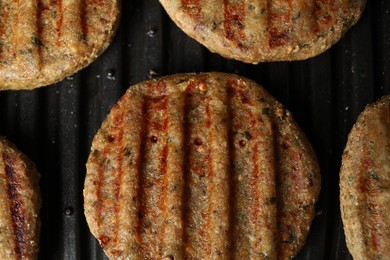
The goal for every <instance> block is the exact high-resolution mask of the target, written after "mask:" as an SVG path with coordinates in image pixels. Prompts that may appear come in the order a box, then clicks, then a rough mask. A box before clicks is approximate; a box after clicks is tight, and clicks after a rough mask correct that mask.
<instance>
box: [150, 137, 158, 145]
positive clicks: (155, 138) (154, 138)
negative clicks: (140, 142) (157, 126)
mask: <svg viewBox="0 0 390 260" xmlns="http://www.w3.org/2000/svg"><path fill="white" fill-rule="evenodd" d="M150 141H151V142H152V143H157V142H158V138H157V136H154V135H153V136H151V137H150Z"/></svg>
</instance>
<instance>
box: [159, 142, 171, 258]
mask: <svg viewBox="0 0 390 260" xmlns="http://www.w3.org/2000/svg"><path fill="white" fill-rule="evenodd" d="M168 153H169V150H168V144H165V145H164V148H163V150H162V152H161V155H160V158H161V159H160V167H159V168H160V169H159V170H160V172H161V174H162V175H163V184H162V196H161V199H160V205H162V206H161V215H162V216H163V217H162V219H165V216H166V210H167V187H168V174H167V158H168ZM165 229H166V225H165V224H163V226H162V228H161V231H160V234H159V240H160V241H159V247H160V252H161V253H162V249H163V246H164V234H165Z"/></svg>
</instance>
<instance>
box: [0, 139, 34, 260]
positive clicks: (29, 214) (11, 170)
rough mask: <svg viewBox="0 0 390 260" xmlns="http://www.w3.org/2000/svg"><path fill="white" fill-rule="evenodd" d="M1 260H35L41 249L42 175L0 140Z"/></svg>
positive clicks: (22, 156)
mask: <svg viewBox="0 0 390 260" xmlns="http://www.w3.org/2000/svg"><path fill="white" fill-rule="evenodd" d="M0 180H1V181H0V205H1V206H0V231H1V232H0V258H1V259H10V260H11V259H12V260H13V259H14V260H22V259H35V258H36V257H37V255H38V248H39V228H40V219H39V210H40V207H41V198H40V194H39V187H38V182H39V174H38V173H37V171H36V169H35V166H34V165H33V164H32V163H31V162H30V161H29V159H27V158H26V157H25V156H24V155H22V154H21V153H20V152H19V151H18V150H17V149H16V147H15V146H14V145H11V144H10V143H9V142H7V141H6V140H5V139H4V138H3V137H0Z"/></svg>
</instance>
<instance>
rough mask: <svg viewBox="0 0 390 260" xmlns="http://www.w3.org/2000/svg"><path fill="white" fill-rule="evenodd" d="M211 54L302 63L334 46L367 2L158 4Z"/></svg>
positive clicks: (202, 0) (192, 0)
mask: <svg viewBox="0 0 390 260" xmlns="http://www.w3.org/2000/svg"><path fill="white" fill-rule="evenodd" d="M160 2H161V4H162V5H163V6H164V8H165V10H166V11H167V13H168V14H169V16H170V17H171V18H172V20H173V21H174V22H175V23H176V24H177V25H178V26H179V27H180V28H181V29H182V30H183V31H184V32H186V33H187V34H188V35H189V36H190V37H192V38H194V39H195V40H197V41H198V42H200V43H201V44H203V45H204V46H206V47H207V48H208V49H209V50H210V51H212V52H216V53H219V54H220V55H222V56H224V57H226V58H230V59H236V60H240V61H243V62H247V63H258V62H265V61H291V60H304V59H307V58H310V57H313V56H316V55H318V54H320V53H322V52H324V51H325V50H327V49H328V48H330V47H331V46H332V45H333V44H334V43H336V42H337V41H338V40H339V39H340V38H341V37H342V36H343V35H344V33H345V32H346V31H347V30H348V29H349V28H350V27H351V26H352V25H354V24H355V23H356V22H357V20H358V19H359V17H360V15H361V13H362V12H363V9H364V6H365V3H366V0H354V1H351V0H294V1H293V0H245V1H244V0H160Z"/></svg>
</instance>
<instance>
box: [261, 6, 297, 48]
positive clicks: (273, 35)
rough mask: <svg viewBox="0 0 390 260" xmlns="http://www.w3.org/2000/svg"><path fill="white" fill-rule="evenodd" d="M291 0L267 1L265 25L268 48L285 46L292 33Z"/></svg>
mask: <svg viewBox="0 0 390 260" xmlns="http://www.w3.org/2000/svg"><path fill="white" fill-rule="evenodd" d="M292 8H293V6H292V0H267V10H268V16H267V19H268V20H267V23H268V33H269V40H268V45H269V47H270V48H277V47H282V46H285V45H287V44H288V43H289V41H290V33H291V31H292V23H291V13H292Z"/></svg>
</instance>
